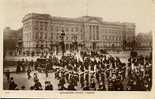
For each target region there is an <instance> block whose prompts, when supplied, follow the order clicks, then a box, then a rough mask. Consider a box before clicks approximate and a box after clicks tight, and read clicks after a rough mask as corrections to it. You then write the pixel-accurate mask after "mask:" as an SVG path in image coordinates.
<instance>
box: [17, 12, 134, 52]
mask: <svg viewBox="0 0 155 99" xmlns="http://www.w3.org/2000/svg"><path fill="white" fill-rule="evenodd" d="M22 23H23V26H22V36H21V37H22V49H21V51H20V52H22V53H24V54H26V53H34V54H39V53H49V52H51V51H52V52H53V51H57V52H59V51H61V46H60V43H61V41H62V32H63V34H64V37H63V40H64V48H65V50H79V49H81V50H82V49H85V50H87V51H88V50H101V49H102V50H104V49H108V50H114V49H116V50H122V49H123V45H124V42H133V41H134V39H135V28H136V26H135V24H134V23H128V22H107V21H104V18H102V17H94V16H82V17H77V18H68V17H56V16H51V15H49V14H38V13H29V14H27V15H25V16H24V17H23V20H22Z"/></svg>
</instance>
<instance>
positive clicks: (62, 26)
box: [2, 0, 153, 92]
mask: <svg viewBox="0 0 155 99" xmlns="http://www.w3.org/2000/svg"><path fill="white" fill-rule="evenodd" d="M140 2H141V3H140ZM152 2H153V1H151V0H117V1H116V0H31V1H28V0H11V1H10V0H3V6H2V7H3V9H6V11H5V10H4V12H2V13H3V15H5V17H4V20H3V71H2V72H3V77H2V78H3V90H14V91H17V90H18V91H19V90H20V91H21V90H22V91H23V90H29V91H31V90H33V91H37V90H39V91H95V92H96V91H149V92H150V91H151V90H152V83H153V78H152V75H153V72H152V71H153V66H152V64H153V62H152V60H153V59H152V58H153V57H152V55H153V54H152V53H153V31H152V27H151V23H150V22H151V11H150V9H151V4H152Z"/></svg>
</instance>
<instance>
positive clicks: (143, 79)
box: [6, 52, 152, 91]
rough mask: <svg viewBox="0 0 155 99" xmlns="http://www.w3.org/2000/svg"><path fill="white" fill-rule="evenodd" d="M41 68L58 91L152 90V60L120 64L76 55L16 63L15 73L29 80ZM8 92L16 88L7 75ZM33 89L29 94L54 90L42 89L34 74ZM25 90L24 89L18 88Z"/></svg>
mask: <svg viewBox="0 0 155 99" xmlns="http://www.w3.org/2000/svg"><path fill="white" fill-rule="evenodd" d="M39 67H42V70H43V72H44V73H45V74H46V77H48V75H49V74H48V73H49V72H52V73H54V75H55V77H54V78H53V80H58V85H57V87H58V90H91V91H149V90H151V87H152V59H151V57H143V56H136V57H130V58H129V59H128V62H127V63H123V62H122V61H121V60H120V59H119V58H118V57H113V56H111V55H101V54H97V53H91V54H88V53H86V52H83V53H81V59H78V58H77V57H75V55H67V56H62V57H61V58H60V59H58V58H57V57H55V56H51V57H49V58H48V59H47V60H46V62H45V64H41V63H39V62H37V61H36V62H33V61H31V62H28V61H24V60H22V61H19V62H17V72H20V71H22V72H26V73H27V76H28V79H31V78H32V77H31V72H32V71H37V70H38V68H39ZM6 76H7V78H8V82H9V90H15V89H17V84H16V83H15V81H14V80H13V77H11V78H10V74H9V71H8V72H6ZM33 79H34V80H33V81H34V85H32V86H31V87H30V90H53V89H54V87H55V86H53V85H52V83H51V82H50V81H45V87H44V88H43V86H42V84H41V83H40V81H39V77H38V75H37V73H34V74H33ZM21 89H22V90H25V86H22V87H21Z"/></svg>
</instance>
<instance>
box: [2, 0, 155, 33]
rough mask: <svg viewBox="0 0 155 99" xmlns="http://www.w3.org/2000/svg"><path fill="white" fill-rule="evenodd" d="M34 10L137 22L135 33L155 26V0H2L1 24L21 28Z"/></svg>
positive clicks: (51, 13) (36, 11) (146, 30)
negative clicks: (23, 21)
mask: <svg viewBox="0 0 155 99" xmlns="http://www.w3.org/2000/svg"><path fill="white" fill-rule="evenodd" d="M153 11H154V12H153ZM32 12H35V13H46V14H50V15H51V16H62V17H63V16H64V17H73V18H74V17H75V18H76V17H80V16H85V15H88V16H97V17H102V18H103V21H117V22H118V21H120V22H131V23H135V24H136V33H139V32H142V33H145V32H149V31H152V30H153V29H154V26H155V23H154V22H155V20H153V18H154V17H155V14H154V13H155V0H0V14H1V16H0V27H1V28H2V29H4V28H5V27H7V26H9V27H11V28H12V29H18V28H20V27H22V18H23V17H24V16H25V15H26V14H28V13H32ZM153 16H154V17H153Z"/></svg>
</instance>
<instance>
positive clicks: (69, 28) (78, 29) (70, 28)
mask: <svg viewBox="0 0 155 99" xmlns="http://www.w3.org/2000/svg"><path fill="white" fill-rule="evenodd" d="M51 30H52V31H56V32H58V31H62V30H64V31H65V32H82V30H81V28H79V27H60V26H55V27H51Z"/></svg>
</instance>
